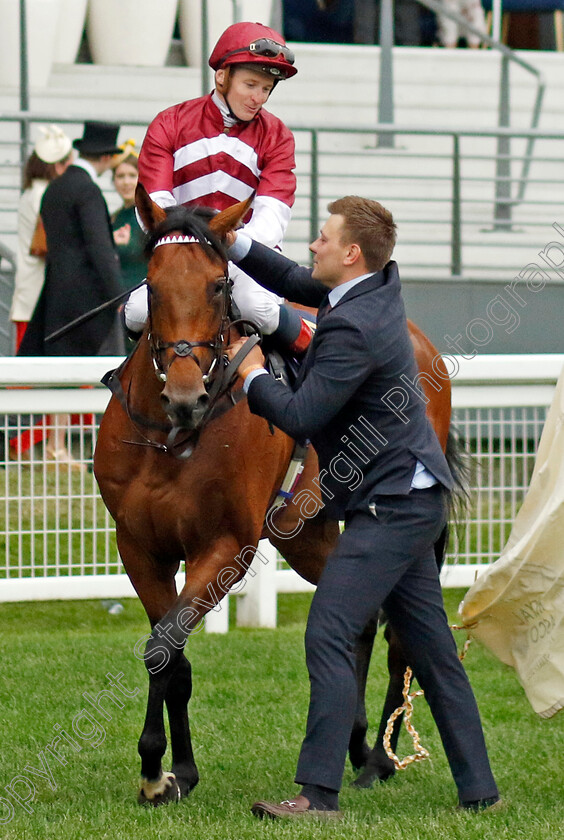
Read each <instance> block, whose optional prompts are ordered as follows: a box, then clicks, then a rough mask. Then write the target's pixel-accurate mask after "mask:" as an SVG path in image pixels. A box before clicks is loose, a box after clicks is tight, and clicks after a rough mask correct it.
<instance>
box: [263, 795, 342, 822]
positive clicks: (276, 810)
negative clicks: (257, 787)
mask: <svg viewBox="0 0 564 840" xmlns="http://www.w3.org/2000/svg"><path fill="white" fill-rule="evenodd" d="M251 812H252V813H253V814H254V815H255V817H259V819H261V820H262V818H263V817H270V819H271V820H279V819H282V820H285V819H297V818H302V817H305V818H306V819H308V818H309V819H311V818H313V819H318V820H340V819H342V817H343V812H342V811H319V810H316V809H313V808H310V807H309V799H306V797H305V796H302V795H301V793H300V795H299V796H296V798H295V799H285V800H284V801H283V802H280V803H277V802H255V804H254V805H253V806H252V808H251Z"/></svg>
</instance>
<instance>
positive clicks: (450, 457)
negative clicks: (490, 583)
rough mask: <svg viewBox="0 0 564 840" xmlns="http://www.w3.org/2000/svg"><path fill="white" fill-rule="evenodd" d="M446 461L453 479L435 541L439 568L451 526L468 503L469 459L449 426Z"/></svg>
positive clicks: (461, 516)
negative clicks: (438, 534) (445, 520)
mask: <svg viewBox="0 0 564 840" xmlns="http://www.w3.org/2000/svg"><path fill="white" fill-rule="evenodd" d="M445 456H446V459H447V463H448V466H449V469H450V472H451V474H452V477H453V479H454V488H453V490H452V491H451V492H450V493H449V497H448V518H447V524H446V525H445V527H444V529H443V532H442V533H441V536H440V537H439V539H438V540H437V542H436V543H435V559H436V561H437V566H438V567H439V569H441V568H442V565H443V563H444V560H445V556H446V552H447V548H448V541H449V536H450V530H451V528H453V527H454V528H455V529H457V530H458V529H459V528H460V527H461V524H462V522H463V521H464V519H465V518H466V514H467V512H468V507H469V504H470V478H471V461H470V456H469V455H468V453H467V451H466V449H465V447H464V444H463V442H462V441H461V439H460V436H459V434H458V432H457V430H456V429H455V428H453V427H452V426H451V427H450V430H449V433H448V437H447V445H446V450H445Z"/></svg>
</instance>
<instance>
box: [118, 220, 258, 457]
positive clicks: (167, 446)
mask: <svg viewBox="0 0 564 840" xmlns="http://www.w3.org/2000/svg"><path fill="white" fill-rule="evenodd" d="M168 244H175V245H177V244H200V243H199V240H198V239H197V238H196V237H194V236H188V235H184V234H175V235H172V236H171V235H167V236H165V237H163V238H162V239H159V240H158V241H157V242H156V244H155V249H156V248H157V247H159V246H160V245H168ZM222 281H223V282H222V286H221V292H222V298H221V318H220V322H219V327H218V330H217V333H216V335H215V337H214V338H213V339H212V340H210V341H190V340H189V339H185V338H182V339H179V340H178V341H174V342H173V341H168V342H163V341H160V340H159V339H158V338H155V336H154V332H153V322H152V314H151V290H150V287H148V314H149V318H148V320H149V331H148V333H147V340H148V341H149V349H150V355H151V360H152V363H153V367H154V370H155V374H156V376H157V378H158V379H159V380H160V381H161V382H166V381H167V375H168V371H169V370H170V368H171V366H172V365H173V363H174V361H175V360H176V359H177V358H186V357H190V358H191V359H192V360H193V361H195V362H196V364H197V365H198V367H199V368H200V369H201V368H202V364H201V361H200V359H199V358H198V357H197V356H196V355H195V353H194V349H195V348H196V347H204V348H207V349H208V350H211V351H212V360H211V363H210V366H209V367H208V369H207V371H206V372H205V373H204V374H203V375H202V379H203V383H204V387H205V389H206V391H207V393H208V397H209V401H208V405H207V408H206V412H205V414H204V417H203V418H202V421H201V423H200V424H199V425H198V428H197V429H194V430H192V431H190V432H188V434H187V437H185V438H182V440H181V441H180V442H177V438H178V436H179V435H180V436H182V432H183V431H184V430H183V429H182V428H180V427H177V426H172V425H169V424H167V425H165V424H163V423H154V422H153V421H150V420H148V419H146V418H143V417H141V416H140V415H139V414H137V412H135V411H134V410H133V409H132V407H131V404H130V399H129V397H130V390H131V383H130V384H129V388H128V392H127V394H126V393H125V391H124V390H123V387H122V385H121V382H120V381H119V378H118V376H117V374H118V373H119V372H120V371H121V368H118V370H117V371H112V373H111V374H110V375H109V376H108V377H106V378H105V384H106V385H108V387H109V388H110V389H111V391H112V393H113V394H114V395H115V396H116V397H117V399H118V400H119V401H120V403H121V405H122V407H123V408H124V410H125V412H126V414H127V417H128V419H129V420H130V422H131V424H132V425H133V427H134V428H135V430H136V431H137V433H138V434H139V435H140V436H141V437H142V438H143V441H132V440H127V441H124V443H129V444H132V445H135V446H151V447H154V448H156V449H158V450H160V451H162V452H165V453H166V454H168V455H173V456H174V457H175V458H189V457H190V455H191V454H192V452H193V451H194V447H195V446H196V444H197V442H198V437H199V434H200V432H201V430H202V429H203V428H204V426H205V425H206V423H207V422H208V421H209V420H210V418H211V417H212V415H213V413H214V411H215V409H216V408H217V404H218V402H219V400H220V399H221V398H222V397H224V396H226V395H227V394H229V396H230V397H231V401H232V403H233V405H234V404H235V399H234V397H233V395H232V394H231V387H232V385H233V383H234V382H235V380H236V378H237V368H238V367H239V365H240V364H241V362H242V361H243V359H244V358H245V357H246V356H247V355H248V354H249V353H250V351H251V350H252V349H253V347H255V346H256V345H257V344H259V343H260V341H261V336H260V333H259V330H258V327H257V326H256V325H255V324H253V323H252V321H248V320H246V319H244V318H237V319H235V320H231V317H230V316H231V309H232V298H231V289H232V286H233V281H232V280H231V278H230V277H229V273H228V270H227V266H226V268H225V271H224V274H223V277H222ZM233 327H238V328H242V329H245V328H247V329H250V330H252V331H253V333H254V334H253V335H251V336H250V337H249V339H248V341H246V342H245V345H244V346H243V347H242V348H241V349H240V350H239V351H238V353H237V354H236V355H235V356H234V357H233V359H232V360H231V361H229V360H228V358H227V356H226V355H225V352H224V351H225V348H226V347H227V345H228V343H229V341H228V339H229V334H230V331H231V329H232V328H233ZM167 350H172V351H173V354H172V358H171V360H170V363H169V364H168V365H165V361H164V354H165V353H166V351H167ZM114 374H115V375H114ZM141 427H144V428H146V429H159V430H161V431H168V435H167V439H166V442H165V443H164V444H163V443H158V442H157V441H153V440H151V439H150V438H148V437H146V435H145V434H144V433H143V432H142V430H141Z"/></svg>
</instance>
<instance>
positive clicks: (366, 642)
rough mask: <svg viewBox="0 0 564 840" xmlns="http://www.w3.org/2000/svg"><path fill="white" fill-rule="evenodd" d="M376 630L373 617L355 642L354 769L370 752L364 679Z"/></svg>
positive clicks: (361, 763) (357, 768)
mask: <svg viewBox="0 0 564 840" xmlns="http://www.w3.org/2000/svg"><path fill="white" fill-rule="evenodd" d="M377 630H378V620H377V619H373V620H371V621H369V623H368V624H367V625H366V627H365V628H364V631H363V633H362V635H361V636H360V638H359V639H358V642H357V644H356V682H357V687H358V695H357V705H356V712H355V718H354V723H353V728H352V731H351V737H350V741H349V758H350V760H351V764H352V766H353V767H354V769H355V770H360V768H361V767H364V765H365V764H366V762H367V761H368V759H369V756H370V754H371V750H370V747H369V746H368V742H367V740H366V733H367V731H368V719H367V716H366V680H367V678H368V668H369V666H370V658H371V656H372V648H373V647H374V639H375V638H376V631H377Z"/></svg>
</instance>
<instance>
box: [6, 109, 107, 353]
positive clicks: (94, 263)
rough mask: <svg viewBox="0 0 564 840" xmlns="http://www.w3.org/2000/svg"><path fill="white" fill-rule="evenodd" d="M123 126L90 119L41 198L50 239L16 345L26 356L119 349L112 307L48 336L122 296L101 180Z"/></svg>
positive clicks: (44, 220) (103, 351) (43, 216)
mask: <svg viewBox="0 0 564 840" xmlns="http://www.w3.org/2000/svg"><path fill="white" fill-rule="evenodd" d="M118 131H119V125H114V124H113V123H104V122H86V123H85V125H84V134H83V137H82V138H81V139H79V140H75V141H74V143H73V145H74V146H75V148H76V149H78V152H79V157H78V159H77V160H76V161H75V163H74V164H73V165H71V166H69V167H68V168H67V169H66V171H65V172H64V174H63V175H61V176H60V177H59V178H57V179H55V180H54V181H52V182H51V183H50V184H49V186H48V187H47V189H46V190H45V194H44V196H43V201H42V202H41V216H42V219H43V224H44V225H45V233H46V237H47V262H46V270H45V285H44V286H43V291H42V293H41V295H40V297H39V300H38V302H37V306H36V307H35V311H34V313H33V316H32V319H31V321H30V323H29V327H28V329H27V331H26V334H25V336H24V339H23V341H22V344H21V346H20V349H19V355H22V356H98V355H99V356H105V355H121V354H123V352H124V343H123V335H122V330H121V326H120V323H119V319H118V316H117V312H116V311H115V309H105V310H103V311H102V312H99V313H98V314H97V315H96V316H94V317H93V318H91V319H90V320H88V321H86V322H85V323H83V324H81V325H80V326H79V327H77V328H75V329H72V330H70V331H69V332H67V333H66V334H65V335H63V336H61V337H59V338H58V339H56V340H55V341H51V342H47V341H46V338H47V336H48V335H49V334H50V333H52V332H54V331H56V330H58V329H59V328H62V327H65V326H66V325H67V324H69V323H70V322H71V321H73V320H75V319H76V318H78V317H79V316H81V315H84V314H86V313H87V312H90V311H91V310H93V309H95V308H96V307H98V306H99V305H100V304H103V303H105V302H107V301H108V300H110V299H112V298H114V297H116V296H117V295H119V293H120V291H121V273H120V267H119V259H118V256H117V253H116V250H115V247H114V242H113V232H112V228H111V223H110V216H109V213H108V208H107V205H106V201H105V199H104V196H103V195H102V191H101V190H100V188H99V187H98V185H97V184H96V183H95V181H96V179H97V178H98V177H99V176H100V175H102V174H103V173H104V172H106V171H107V170H108V169H110V168H111V166H112V162H113V157H114V155H116V154H119V153H120V152H121V149H119V148H118V147H117V145H116V140H117V134H118Z"/></svg>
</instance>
